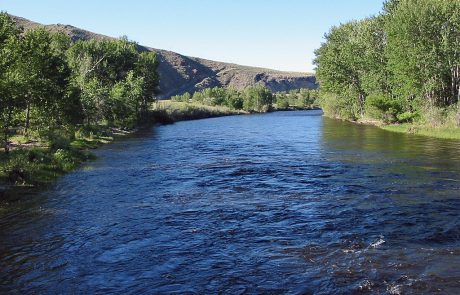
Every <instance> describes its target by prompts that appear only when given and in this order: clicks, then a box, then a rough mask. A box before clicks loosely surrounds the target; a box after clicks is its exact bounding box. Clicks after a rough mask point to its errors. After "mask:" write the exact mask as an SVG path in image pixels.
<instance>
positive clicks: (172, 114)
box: [152, 100, 248, 124]
mask: <svg viewBox="0 0 460 295" xmlns="http://www.w3.org/2000/svg"><path fill="white" fill-rule="evenodd" d="M247 113H248V112H245V111H242V110H235V109H231V108H228V107H225V106H208V105H203V104H198V103H186V102H177V101H171V100H162V101H159V102H156V103H154V104H153V106H152V117H153V120H154V121H155V122H157V123H162V124H169V123H174V122H177V121H186V120H196V119H205V118H213V117H222V116H230V115H240V114H247Z"/></svg>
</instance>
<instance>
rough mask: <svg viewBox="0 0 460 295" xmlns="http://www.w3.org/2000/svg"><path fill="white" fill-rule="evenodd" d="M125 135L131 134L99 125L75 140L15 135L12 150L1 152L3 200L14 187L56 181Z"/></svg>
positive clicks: (1, 192)
mask: <svg viewBox="0 0 460 295" xmlns="http://www.w3.org/2000/svg"><path fill="white" fill-rule="evenodd" d="M125 134H128V132H125V131H122V130H117V129H113V128H109V127H101V126H99V127H91V128H85V130H78V131H76V132H75V136H74V138H73V139H72V140H69V139H68V138H67V137H64V136H60V137H57V138H55V139H54V140H51V141H50V140H44V139H40V138H33V137H28V138H26V137H24V136H20V135H16V136H13V137H12V138H11V141H10V146H11V151H10V152H9V153H8V154H6V153H5V152H4V151H1V152H0V197H1V196H2V194H4V193H5V191H7V190H9V189H11V188H18V187H22V188H24V187H39V186H43V185H46V184H48V183H50V182H52V181H54V180H55V179H56V178H57V177H59V176H61V175H63V174H65V173H67V172H69V171H72V170H74V169H75V168H76V167H78V166H79V165H80V164H81V163H82V162H84V161H86V160H88V159H93V158H94V156H93V155H92V154H91V152H90V150H91V149H95V148H97V147H98V146H100V145H102V144H105V143H109V142H112V141H113V140H114V139H115V138H117V137H120V136H123V135H125Z"/></svg>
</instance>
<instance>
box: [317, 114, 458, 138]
mask: <svg viewBox="0 0 460 295" xmlns="http://www.w3.org/2000/svg"><path fill="white" fill-rule="evenodd" d="M324 116H325V117H327V118H331V119H335V120H340V121H346V122H350V123H353V124H357V125H368V126H374V127H377V128H380V129H382V130H385V131H389V132H395V133H403V134H409V135H416V136H423V137H431V138H436V139H444V140H446V139H447V140H455V141H459V140H460V127H451V126H447V125H440V126H437V127H433V126H428V125H423V124H417V123H399V124H385V123H383V122H381V121H378V120H366V119H364V120H358V121H351V120H345V119H341V118H335V117H330V116H327V115H324Z"/></svg>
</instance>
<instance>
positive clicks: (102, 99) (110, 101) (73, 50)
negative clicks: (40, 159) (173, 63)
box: [0, 13, 159, 152]
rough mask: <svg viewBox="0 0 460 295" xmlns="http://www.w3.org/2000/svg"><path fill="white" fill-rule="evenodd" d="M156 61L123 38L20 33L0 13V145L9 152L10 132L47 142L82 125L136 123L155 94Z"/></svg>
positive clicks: (39, 30) (36, 31) (42, 31)
mask: <svg viewBox="0 0 460 295" xmlns="http://www.w3.org/2000/svg"><path fill="white" fill-rule="evenodd" d="M157 66H158V61H157V57H156V55H155V53H153V52H140V50H139V49H138V46H137V44H136V43H133V42H130V41H128V40H127V38H120V39H118V40H90V41H81V40H80V41H77V42H75V43H72V42H71V40H70V38H69V37H68V36H66V35H64V34H62V33H51V32H49V31H47V30H46V29H44V28H36V29H32V30H29V31H26V32H24V31H23V30H22V29H21V28H19V27H18V26H17V24H16V23H15V22H14V21H13V19H12V18H11V17H10V16H9V15H8V14H6V13H0V134H1V135H2V137H1V142H2V146H3V147H4V149H5V151H6V152H8V149H9V145H8V141H9V137H10V135H11V134H12V133H21V134H24V135H26V136H29V135H34V136H38V137H40V138H46V139H49V140H50V142H51V144H52V141H53V139H55V138H56V137H59V136H68V137H73V136H74V133H75V130H76V129H77V128H84V127H85V126H93V125H99V124H104V125H108V126H115V127H134V126H135V125H137V124H139V123H140V122H142V121H143V120H145V118H146V114H147V108H148V105H149V103H150V102H151V101H152V100H153V98H154V94H155V92H156V91H157V86H158V81H159V77H158V74H157ZM57 134H58V135H59V136H57Z"/></svg>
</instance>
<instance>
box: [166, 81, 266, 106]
mask: <svg viewBox="0 0 460 295" xmlns="http://www.w3.org/2000/svg"><path fill="white" fill-rule="evenodd" d="M171 100H172V101H181V102H191V103H197V104H203V105H209V106H226V107H229V108H231V109H235V110H245V111H248V112H268V111H271V110H272V103H273V94H272V93H271V91H270V90H269V89H268V88H266V87H263V86H262V85H256V86H252V87H247V88H245V89H244V90H243V91H238V90H236V89H233V88H222V87H214V88H207V89H204V90H202V91H197V92H195V93H194V94H193V95H191V94H190V93H188V92H186V93H185V94H182V95H176V96H173V97H171Z"/></svg>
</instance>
